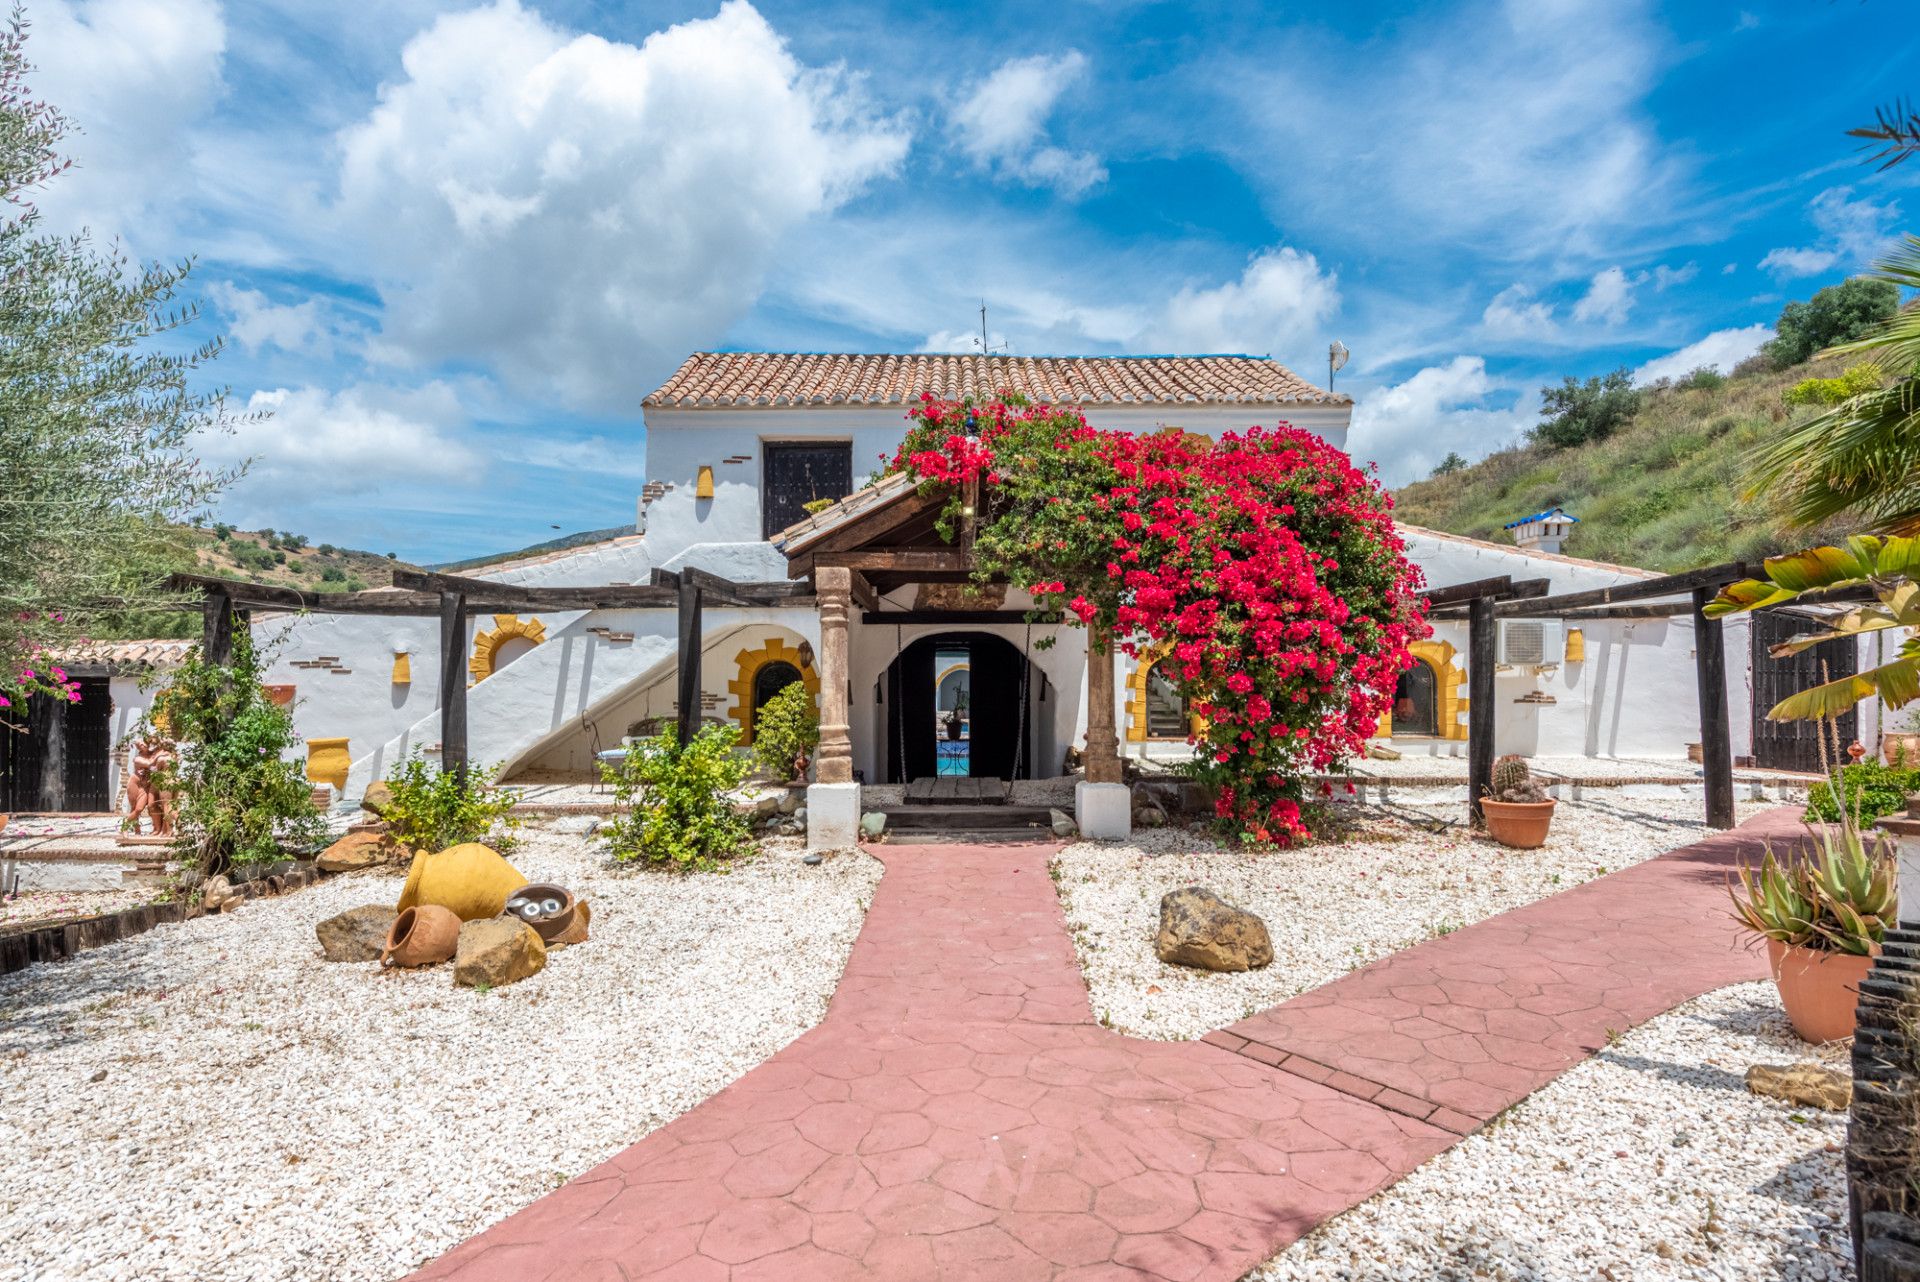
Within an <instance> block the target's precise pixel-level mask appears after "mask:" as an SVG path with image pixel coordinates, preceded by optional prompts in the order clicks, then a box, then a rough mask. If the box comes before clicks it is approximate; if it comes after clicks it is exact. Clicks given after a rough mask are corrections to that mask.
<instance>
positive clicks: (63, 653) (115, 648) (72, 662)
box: [50, 637, 195, 672]
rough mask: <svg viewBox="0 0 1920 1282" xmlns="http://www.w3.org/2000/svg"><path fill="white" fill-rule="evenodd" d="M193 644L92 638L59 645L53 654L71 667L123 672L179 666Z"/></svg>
mask: <svg viewBox="0 0 1920 1282" xmlns="http://www.w3.org/2000/svg"><path fill="white" fill-rule="evenodd" d="M194 644H195V643H194V642H192V641H188V640H177V639H174V638H168V637H163V638H156V639H154V640H150V641H89V642H87V643H86V644H85V645H66V646H57V647H55V648H54V649H53V650H52V651H50V653H51V654H52V655H53V657H54V658H55V659H56V660H58V661H59V662H60V663H61V664H64V665H65V666H67V667H70V668H108V669H111V670H113V671H116V672H124V671H127V670H130V669H134V668H177V667H179V666H180V665H181V664H182V663H184V662H185V661H186V658H187V650H188V649H189V648H190V647H192V646H193V645H194Z"/></svg>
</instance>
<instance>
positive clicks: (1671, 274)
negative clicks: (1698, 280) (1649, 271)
mask: <svg viewBox="0 0 1920 1282" xmlns="http://www.w3.org/2000/svg"><path fill="white" fill-rule="evenodd" d="M1699 274H1700V264H1698V263H1688V264H1686V265H1685V266H1683V267H1669V266H1667V265H1666V264H1665V263H1662V264H1660V266H1658V267H1656V268H1654V269H1653V287H1654V289H1655V290H1657V291H1659V292H1661V293H1665V292H1666V291H1667V290H1669V289H1672V288H1673V287H1674V286H1676V285H1684V284H1686V283H1687V282H1688V281H1690V280H1692V279H1693V278H1694V277H1695V276H1698V275H1699Z"/></svg>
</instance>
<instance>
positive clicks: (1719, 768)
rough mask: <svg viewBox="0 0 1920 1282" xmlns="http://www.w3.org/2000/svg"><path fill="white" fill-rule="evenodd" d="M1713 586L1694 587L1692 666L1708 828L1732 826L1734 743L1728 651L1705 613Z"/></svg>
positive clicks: (1717, 625) (1717, 626)
mask: <svg viewBox="0 0 1920 1282" xmlns="http://www.w3.org/2000/svg"><path fill="white" fill-rule="evenodd" d="M1714 595H1715V593H1714V590H1713V589H1712V588H1695V589H1694V590H1693V669H1694V681H1695V684H1696V685H1698V686H1699V689H1700V764H1701V768H1702V770H1703V771H1704V772H1705V774H1706V776H1707V827H1709V828H1731V827H1733V743H1732V739H1731V737H1730V735H1729V733H1728V730H1727V651H1726V645H1725V643H1724V641H1723V639H1722V637H1721V627H1720V620H1718V619H1709V618H1708V617H1707V615H1706V607H1707V602H1709V601H1711V600H1713V598H1714Z"/></svg>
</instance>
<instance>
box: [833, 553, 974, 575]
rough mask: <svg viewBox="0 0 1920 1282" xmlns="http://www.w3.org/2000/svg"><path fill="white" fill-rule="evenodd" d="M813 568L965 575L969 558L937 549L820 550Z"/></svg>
mask: <svg viewBox="0 0 1920 1282" xmlns="http://www.w3.org/2000/svg"><path fill="white" fill-rule="evenodd" d="M813 563H814V565H815V567H817V568H826V567H829V566H831V567H834V568H837V569H843V570H864V571H881V572H887V573H895V574H917V573H929V574H943V573H944V574H969V573H971V572H972V571H973V558H972V557H971V556H969V555H967V554H966V553H965V552H958V551H948V550H945V549H941V548H885V549H868V550H867V551H864V552H822V553H820V554H819V555H817V556H815V557H814V559H813Z"/></svg>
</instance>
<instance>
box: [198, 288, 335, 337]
mask: <svg viewBox="0 0 1920 1282" xmlns="http://www.w3.org/2000/svg"><path fill="white" fill-rule="evenodd" d="M207 297H209V298H211V299H212V300H213V302H214V305H215V306H217V307H218V308H219V309H220V311H221V312H222V313H223V314H224V315H225V316H226V317H227V320H228V328H229V330H230V331H231V333H232V335H233V338H234V341H235V342H237V343H239V344H240V346H241V347H242V348H244V349H245V350H247V351H249V352H257V351H259V350H260V349H261V348H263V347H277V348H279V349H280V350H281V351H283V352H294V353H297V354H306V355H314V356H325V355H327V354H328V353H329V352H330V351H331V350H332V347H333V343H332V339H331V337H330V336H329V334H328V333H327V322H326V319H325V317H323V316H322V315H321V314H320V300H319V299H317V298H309V299H307V300H306V301H305V302H301V303H276V302H274V301H273V300H272V299H270V298H268V297H267V296H266V295H265V294H263V293H261V292H260V291H259V290H257V289H248V288H246V287H245V286H244V285H235V284H234V283H233V282H232V281H224V280H221V281H215V282H214V283H213V284H211V285H209V286H207Z"/></svg>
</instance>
